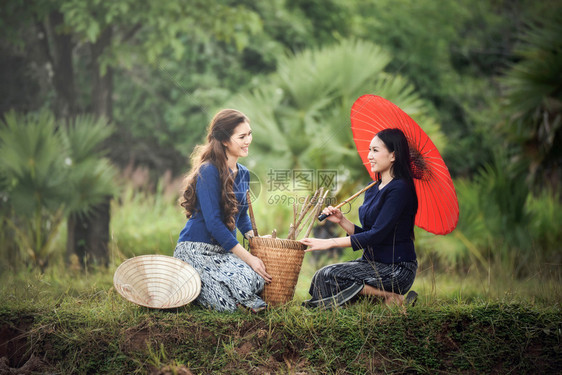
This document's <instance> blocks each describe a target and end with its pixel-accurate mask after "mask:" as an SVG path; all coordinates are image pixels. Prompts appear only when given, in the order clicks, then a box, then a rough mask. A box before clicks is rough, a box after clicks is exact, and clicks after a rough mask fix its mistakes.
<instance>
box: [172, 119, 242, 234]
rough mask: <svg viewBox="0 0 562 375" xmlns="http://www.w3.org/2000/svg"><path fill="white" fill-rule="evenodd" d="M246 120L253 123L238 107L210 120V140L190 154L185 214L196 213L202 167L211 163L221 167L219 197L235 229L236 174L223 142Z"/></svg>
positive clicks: (228, 223) (224, 217)
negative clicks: (229, 162)
mask: <svg viewBox="0 0 562 375" xmlns="http://www.w3.org/2000/svg"><path fill="white" fill-rule="evenodd" d="M243 122H247V123H250V121H249V120H248V117H246V115H244V114H243V113H242V112H240V111H237V110H235V109H223V110H221V111H220V112H218V113H217V114H216V115H215V116H214V117H213V119H212V120H211V123H210V124H209V127H208V129H207V143H206V144H204V145H197V146H196V147H195V150H194V151H193V153H192V155H191V170H190V171H189V173H188V175H187V176H186V178H185V182H184V186H185V188H184V189H183V195H182V197H181V198H180V205H181V206H182V207H183V208H184V209H185V216H186V218H188V219H189V218H191V217H192V216H193V215H194V214H195V213H196V212H195V211H196V203H197V195H196V193H195V188H196V186H197V177H198V176H199V170H200V169H201V166H202V165H204V164H206V163H212V164H213V165H214V166H215V167H217V169H218V170H219V177H220V182H221V186H222V189H221V198H220V208H221V216H222V220H223V222H224V223H225V225H226V226H227V227H228V228H229V229H230V230H234V228H235V226H236V221H235V216H236V213H237V212H238V202H237V200H236V196H235V194H234V189H233V185H234V177H233V176H232V173H231V171H230V169H229V168H228V165H227V155H226V146H224V144H223V142H228V141H229V140H230V137H231V136H232V133H234V129H236V127H237V126H238V125H240V124H241V123H243Z"/></svg>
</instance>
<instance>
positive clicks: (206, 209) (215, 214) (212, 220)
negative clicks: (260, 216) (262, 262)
mask: <svg viewBox="0 0 562 375" xmlns="http://www.w3.org/2000/svg"><path fill="white" fill-rule="evenodd" d="M221 188H222V184H221V182H220V177H219V172H218V170H217V168H216V167H215V166H214V165H212V164H210V165H206V166H204V167H202V168H201V170H200V175H199V177H198V178H197V187H196V189H195V190H196V194H197V199H198V200H199V204H200V205H201V214H202V215H203V218H204V219H205V227H206V228H207V231H208V232H209V233H210V234H211V235H212V236H213V238H214V239H215V240H216V241H217V242H218V243H219V244H220V245H221V246H222V247H223V248H225V249H226V250H230V249H232V248H233V247H234V246H236V245H237V244H238V240H237V239H236V237H235V236H234V235H233V234H232V232H231V231H230V229H229V228H227V226H226V225H225V223H224V222H223V220H222V215H221V208H220V205H219V202H220V198H221Z"/></svg>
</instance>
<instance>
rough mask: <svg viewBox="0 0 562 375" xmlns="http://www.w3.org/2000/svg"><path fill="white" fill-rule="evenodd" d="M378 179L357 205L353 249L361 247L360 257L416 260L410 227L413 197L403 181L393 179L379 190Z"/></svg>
mask: <svg viewBox="0 0 562 375" xmlns="http://www.w3.org/2000/svg"><path fill="white" fill-rule="evenodd" d="M379 186H380V181H379V183H377V184H376V185H375V186H373V188H371V189H369V190H367V192H366V193H365V200H364V202H363V205H362V206H361V207H359V220H360V221H361V225H362V227H359V226H357V225H356V226H355V232H354V234H352V235H351V236H350V237H351V247H352V248H353V250H359V249H363V256H362V259H364V260H367V261H377V262H381V263H387V264H391V263H398V262H407V261H413V260H415V259H416V252H415V249H414V241H413V240H412V229H413V225H414V220H415V212H416V208H417V200H416V198H415V195H414V192H413V191H412V189H411V188H410V187H409V186H408V184H407V183H406V181H404V180H401V179H393V180H391V181H390V182H389V183H388V184H387V185H386V186H384V187H383V188H382V189H380V190H379Z"/></svg>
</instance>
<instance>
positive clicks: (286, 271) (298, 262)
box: [250, 237, 306, 306]
mask: <svg viewBox="0 0 562 375" xmlns="http://www.w3.org/2000/svg"><path fill="white" fill-rule="evenodd" d="M304 249H306V246H305V245H303V244H301V243H300V242H299V241H294V240H287V239H280V238H263V237H252V238H250V252H251V253H252V254H253V255H255V256H257V257H258V258H260V259H261V260H262V261H263V262H264V264H265V268H266V271H267V273H268V274H270V275H271V277H272V279H273V280H272V281H271V283H269V284H266V285H265V289H264V291H263V294H262V297H263V299H264V301H265V302H267V303H268V304H270V305H272V306H276V305H282V304H285V303H287V302H289V301H290V300H292V299H293V295H294V294H295V287H296V285H297V281H298V279H299V273H300V270H301V266H302V260H303V258H304Z"/></svg>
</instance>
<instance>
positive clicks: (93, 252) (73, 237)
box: [67, 28, 113, 266]
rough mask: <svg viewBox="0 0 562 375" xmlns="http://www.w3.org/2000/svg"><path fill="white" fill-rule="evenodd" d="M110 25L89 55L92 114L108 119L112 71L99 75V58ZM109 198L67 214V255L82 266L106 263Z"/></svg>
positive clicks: (105, 45)
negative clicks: (81, 212) (90, 208)
mask: <svg viewBox="0 0 562 375" xmlns="http://www.w3.org/2000/svg"><path fill="white" fill-rule="evenodd" d="M111 34H112V31H111V28H107V29H106V30H104V32H103V33H102V34H101V35H100V38H99V39H98V41H97V42H96V43H94V44H92V45H91V55H92V109H91V111H92V113H93V114H94V115H95V116H97V117H103V118H105V119H106V120H107V121H111V120H112V117H113V106H112V100H111V96H112V93H113V72H112V70H111V68H110V67H108V68H107V69H106V72H105V74H104V75H103V76H102V74H101V71H100V64H99V58H100V56H101V55H102V53H103V52H104V50H105V48H106V47H107V46H109V45H110V43H111ZM110 201H111V197H106V198H105V200H104V202H102V203H101V204H99V205H97V206H96V207H94V209H93V212H92V214H91V215H88V216H80V215H71V217H70V218H69V220H68V241H67V254H68V255H71V254H76V255H77V256H78V258H79V259H80V262H81V264H82V265H85V264H90V263H93V264H96V265H104V266H107V265H108V264H109V247H108V245H109V221H110Z"/></svg>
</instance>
